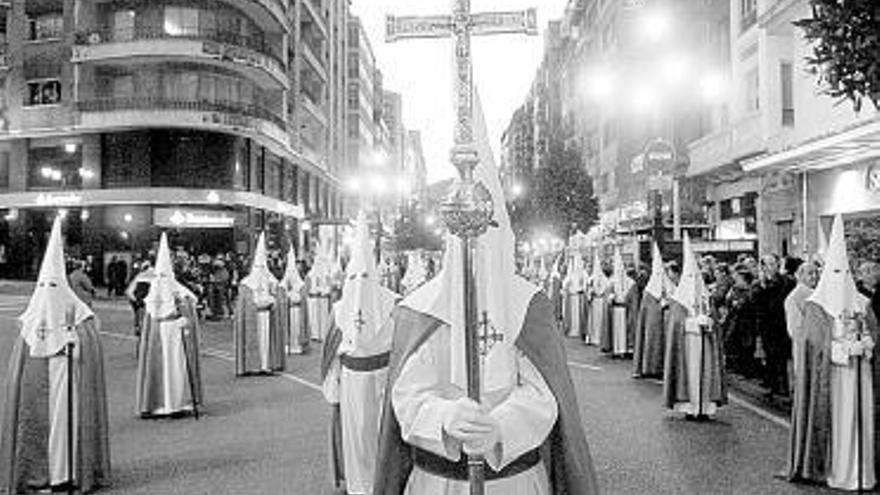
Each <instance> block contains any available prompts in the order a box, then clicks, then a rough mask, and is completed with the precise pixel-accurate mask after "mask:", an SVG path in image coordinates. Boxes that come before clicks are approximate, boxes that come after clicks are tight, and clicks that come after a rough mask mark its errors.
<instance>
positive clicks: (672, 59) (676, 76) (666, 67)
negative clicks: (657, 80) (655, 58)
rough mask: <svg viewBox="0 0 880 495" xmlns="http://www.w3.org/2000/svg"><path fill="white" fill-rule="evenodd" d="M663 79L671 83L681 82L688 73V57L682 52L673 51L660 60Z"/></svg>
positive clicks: (677, 83)
mask: <svg viewBox="0 0 880 495" xmlns="http://www.w3.org/2000/svg"><path fill="white" fill-rule="evenodd" d="M660 72H661V73H662V74H663V79H664V80H665V81H666V82H667V83H669V84H671V85H675V86H677V85H679V84H681V83H682V82H683V81H684V80H685V79H686V78H687V75H688V59H687V57H685V56H684V55H683V54H680V53H675V54H672V55H669V56H667V57H666V58H664V59H663V60H662V61H661V62H660Z"/></svg>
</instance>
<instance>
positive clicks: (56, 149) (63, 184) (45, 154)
mask: <svg viewBox="0 0 880 495" xmlns="http://www.w3.org/2000/svg"><path fill="white" fill-rule="evenodd" d="M80 149H81V147H79V146H77V147H76V151H74V152H70V150H67V149H65V146H63V145H58V146H50V147H45V148H31V149H30V150H29V151H28V189H37V190H46V189H79V188H81V187H82V176H81V168H80V167H82V155H81V153H80ZM7 175H8V173H7Z"/></svg>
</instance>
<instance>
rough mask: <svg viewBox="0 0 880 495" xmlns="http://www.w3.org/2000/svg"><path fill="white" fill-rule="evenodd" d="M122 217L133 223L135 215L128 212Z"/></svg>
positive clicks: (126, 221)
mask: <svg viewBox="0 0 880 495" xmlns="http://www.w3.org/2000/svg"><path fill="white" fill-rule="evenodd" d="M122 219H123V220H125V223H131V222H132V220H134V217H133V216H131V213H126V214H125V215H123V217H122Z"/></svg>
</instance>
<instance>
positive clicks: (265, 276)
mask: <svg viewBox="0 0 880 495" xmlns="http://www.w3.org/2000/svg"><path fill="white" fill-rule="evenodd" d="M241 284H242V285H246V286H247V287H249V288H250V289H251V290H252V291H253V292H254V298H255V299H259V301H257V304H258V305H260V306H263V305H266V304H269V303H270V302H271V299H272V298H274V295H273V293H274V291H275V290H276V289H277V288H278V279H277V278H275V275H273V274H272V272H271V271H269V257H268V256H267V255H266V234H265V232H260V237H258V238H257V247H256V249H255V250H254V261H253V263H251V272H250V273H248V275H247V277H245V278H243V279H241Z"/></svg>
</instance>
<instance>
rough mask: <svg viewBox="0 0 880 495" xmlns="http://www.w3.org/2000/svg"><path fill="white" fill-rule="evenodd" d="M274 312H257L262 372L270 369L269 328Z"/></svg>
mask: <svg viewBox="0 0 880 495" xmlns="http://www.w3.org/2000/svg"><path fill="white" fill-rule="evenodd" d="M271 317H272V310H271V309H269V310H257V337H258V340H259V342H258V343H259V348H260V370H262V371H272V370H271V369H269V326H270V322H269V321H270V319H271Z"/></svg>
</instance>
